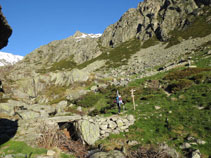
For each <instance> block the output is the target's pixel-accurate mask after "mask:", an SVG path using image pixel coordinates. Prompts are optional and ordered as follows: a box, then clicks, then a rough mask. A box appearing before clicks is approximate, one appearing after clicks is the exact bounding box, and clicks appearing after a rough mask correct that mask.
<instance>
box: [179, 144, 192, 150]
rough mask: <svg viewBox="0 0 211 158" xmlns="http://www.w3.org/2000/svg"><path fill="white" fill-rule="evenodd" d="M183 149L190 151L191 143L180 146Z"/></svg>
mask: <svg viewBox="0 0 211 158" xmlns="http://www.w3.org/2000/svg"><path fill="white" fill-rule="evenodd" d="M180 148H181V149H189V148H191V145H190V144H189V143H184V144H183V145H181V146H180Z"/></svg>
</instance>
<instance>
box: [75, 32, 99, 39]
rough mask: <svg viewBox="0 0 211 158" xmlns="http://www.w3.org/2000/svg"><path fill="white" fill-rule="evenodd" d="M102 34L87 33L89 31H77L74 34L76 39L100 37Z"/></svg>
mask: <svg viewBox="0 0 211 158" xmlns="http://www.w3.org/2000/svg"><path fill="white" fill-rule="evenodd" d="M101 35H102V34H101V33H98V34H93V33H91V34H87V33H82V32H80V31H76V32H75V34H74V35H73V37H74V38H76V39H82V38H99V37H100V36H101Z"/></svg>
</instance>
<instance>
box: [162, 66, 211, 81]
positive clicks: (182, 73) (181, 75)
mask: <svg viewBox="0 0 211 158" xmlns="http://www.w3.org/2000/svg"><path fill="white" fill-rule="evenodd" d="M210 70H211V69H210V68H187V69H184V70H176V71H173V72H170V73H168V74H167V75H166V76H165V77H164V78H163V79H164V80H178V79H185V78H188V77H190V76H192V75H194V74H198V73H200V72H203V71H210Z"/></svg>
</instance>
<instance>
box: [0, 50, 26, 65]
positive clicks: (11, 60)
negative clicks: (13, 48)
mask: <svg viewBox="0 0 211 158" xmlns="http://www.w3.org/2000/svg"><path fill="white" fill-rule="evenodd" d="M22 59H23V56H20V55H13V54H10V53H5V52H0V66H5V65H13V64H15V63H16V62H18V61H20V60H22Z"/></svg>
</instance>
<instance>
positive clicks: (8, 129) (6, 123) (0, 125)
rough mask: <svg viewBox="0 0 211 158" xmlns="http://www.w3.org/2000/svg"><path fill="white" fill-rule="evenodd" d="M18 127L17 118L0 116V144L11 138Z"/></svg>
mask: <svg viewBox="0 0 211 158" xmlns="http://www.w3.org/2000/svg"><path fill="white" fill-rule="evenodd" d="M17 129H18V120H16V121H12V120H8V119H3V118H0V145H2V144H4V143H6V142H8V141H9V140H10V139H11V138H13V137H14V136H15V134H16V132H17Z"/></svg>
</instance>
